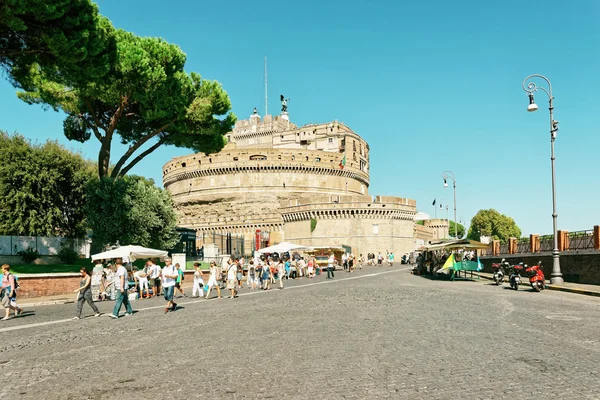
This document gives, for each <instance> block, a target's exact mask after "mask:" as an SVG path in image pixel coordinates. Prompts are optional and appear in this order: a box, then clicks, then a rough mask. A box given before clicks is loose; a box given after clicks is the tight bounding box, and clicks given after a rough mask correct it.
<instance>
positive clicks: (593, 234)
mask: <svg viewBox="0 0 600 400" xmlns="http://www.w3.org/2000/svg"><path fill="white" fill-rule="evenodd" d="M558 235H559V236H558V243H557V244H558V250H559V251H560V252H561V253H568V252H570V251H580V250H594V249H596V250H600V249H599V247H598V246H599V245H598V243H599V237H600V229H598V226H596V227H594V229H588V230H584V231H575V232H566V231H558ZM532 237H533V238H534V240H535V242H534V243H533V245H534V246H533V247H534V248H537V251H536V253H550V252H552V250H554V235H543V236H535V235H532ZM496 243H497V242H496ZM496 245H498V243H497V244H496ZM531 248H532V243H531V241H530V239H528V238H521V239H520V240H519V241H518V242H517V243H516V247H515V248H513V249H512V251H511V252H509V246H508V244H500V245H499V247H496V250H497V251H496V253H497V254H494V248H493V245H490V246H489V247H488V248H487V249H485V250H483V251H482V252H481V255H488V256H491V255H505V254H527V253H531Z"/></svg>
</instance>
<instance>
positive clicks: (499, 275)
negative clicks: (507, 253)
mask: <svg viewBox="0 0 600 400" xmlns="http://www.w3.org/2000/svg"><path fill="white" fill-rule="evenodd" d="M506 266H508V263H507V262H506V260H505V259H504V258H503V259H502V261H500V263H493V264H492V269H493V270H494V282H496V285H497V286H499V285H502V284H503V283H504V268H505V267H506Z"/></svg>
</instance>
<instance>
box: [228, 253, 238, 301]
mask: <svg viewBox="0 0 600 400" xmlns="http://www.w3.org/2000/svg"><path fill="white" fill-rule="evenodd" d="M228 264H229V265H228V266H227V289H229V290H230V291H231V296H229V298H230V299H234V298H236V297H237V290H235V285H236V283H237V282H236V277H237V264H236V263H235V262H233V260H232V259H231V258H230V259H229V261H228Z"/></svg>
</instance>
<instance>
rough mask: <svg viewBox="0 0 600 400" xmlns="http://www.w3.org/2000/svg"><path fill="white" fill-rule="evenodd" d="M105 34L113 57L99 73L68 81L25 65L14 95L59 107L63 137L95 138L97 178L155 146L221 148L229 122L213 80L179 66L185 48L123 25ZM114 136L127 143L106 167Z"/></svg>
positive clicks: (116, 172) (114, 173) (118, 171)
mask: <svg viewBox="0 0 600 400" xmlns="http://www.w3.org/2000/svg"><path fill="white" fill-rule="evenodd" d="M113 38H114V40H115V43H116V58H115V61H114V63H112V64H111V68H110V70H109V71H108V72H107V73H106V74H105V75H104V76H103V77H102V78H101V79H97V80H89V81H88V82H87V83H83V82H79V83H78V84H77V85H74V86H70V85H62V84H60V83H57V81H56V80H54V79H51V77H50V78H49V77H48V76H47V75H45V74H44V73H43V71H42V72H39V71H38V72H36V71H32V72H31V74H30V78H31V81H32V86H31V87H30V88H29V89H30V90H28V91H26V92H22V93H19V97H20V98H21V99H22V100H24V101H25V102H27V103H29V104H43V105H49V106H51V107H52V108H53V109H55V110H62V111H64V112H65V113H66V114H67V117H66V119H65V121H64V124H63V125H64V133H65V135H66V137H67V138H69V139H70V140H76V141H79V142H85V141H87V140H89V139H90V138H91V137H95V138H96V139H97V140H98V141H99V142H100V150H99V153H98V176H99V177H100V178H102V177H105V176H109V175H110V176H111V177H112V178H113V179H114V178H118V177H122V176H124V175H125V174H126V173H127V172H128V171H129V170H130V169H131V168H132V167H133V166H134V165H135V164H137V163H138V162H139V161H140V160H141V159H143V158H144V157H145V156H146V155H148V154H150V153H151V152H153V151H154V150H156V149H157V148H158V147H160V146H161V145H173V146H177V147H185V148H191V149H194V150H195V151H199V152H205V153H213V152H218V151H219V150H221V149H222V148H223V146H224V145H225V137H224V134H225V133H227V132H228V131H230V130H231V128H232V126H233V124H234V123H235V121H236V117H235V115H234V114H233V113H231V112H230V110H231V103H230V101H229V96H228V95H227V93H226V92H225V91H224V90H223V88H222V87H221V85H220V84H219V83H218V82H215V81H209V80H203V79H202V78H201V77H200V75H199V74H197V73H194V72H192V73H190V74H188V73H187V72H185V71H184V65H185V61H186V55H185V53H183V52H182V51H181V49H180V48H179V47H178V46H176V45H173V44H170V43H167V42H165V41H164V40H162V39H159V38H150V37H138V36H135V35H134V34H132V33H129V32H126V31H123V30H116V31H114V34H113ZM116 135H118V136H120V141H121V143H123V144H126V145H129V147H128V149H127V151H125V153H124V154H123V155H122V156H121V158H120V159H119V160H118V161H117V162H116V163H115V164H114V168H111V146H112V141H113V138H114V137H115V136H116ZM146 144H147V146H145V147H146V150H144V151H142V148H144V145H146ZM150 144H151V145H150ZM148 145H149V146H148ZM138 150H139V151H138ZM134 154H138V155H137V156H134Z"/></svg>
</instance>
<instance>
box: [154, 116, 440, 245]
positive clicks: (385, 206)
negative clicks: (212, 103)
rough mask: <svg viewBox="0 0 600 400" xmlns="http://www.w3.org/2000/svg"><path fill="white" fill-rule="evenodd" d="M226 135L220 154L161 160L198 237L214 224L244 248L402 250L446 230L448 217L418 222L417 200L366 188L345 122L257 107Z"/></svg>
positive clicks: (361, 152)
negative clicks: (294, 119) (295, 117)
mask: <svg viewBox="0 0 600 400" xmlns="http://www.w3.org/2000/svg"><path fill="white" fill-rule="evenodd" d="M226 137H227V140H228V144H227V145H226V146H225V148H224V149H223V150H221V152H219V153H217V154H208V155H207V154H201V153H199V154H193V155H189V156H184V157H177V158H174V159H172V160H171V161H169V162H168V163H167V164H165V165H164V167H163V183H164V186H165V188H166V189H168V190H169V191H170V192H171V194H172V197H173V201H174V203H175V206H176V208H177V211H178V215H179V221H178V225H179V226H181V227H185V228H190V229H194V230H196V232H197V246H198V247H201V246H203V245H205V244H208V243H209V241H210V239H209V238H210V237H211V233H216V234H220V235H223V234H234V235H239V236H243V238H244V248H245V253H246V254H250V253H251V251H252V250H254V249H255V247H256V246H257V245H259V246H260V247H264V246H265V245H273V244H277V243H279V242H282V241H289V242H294V243H299V244H303V245H307V246H340V245H345V246H349V247H351V249H352V252H353V253H354V254H357V255H358V254H361V253H362V254H366V253H375V254H377V253H378V252H382V254H385V252H386V250H389V251H393V252H394V253H395V254H398V255H402V254H404V253H407V252H410V251H412V250H413V249H415V248H416V247H418V246H419V245H420V244H423V243H426V242H428V241H432V240H436V239H439V238H444V237H447V236H448V222H447V221H446V220H426V221H424V222H423V224H422V225H419V224H416V223H415V215H416V213H417V205H416V201H415V200H411V199H406V198H402V197H388V196H385V197H384V196H371V195H369V193H368V187H369V145H368V144H367V142H366V141H365V140H364V139H362V138H361V137H360V136H359V135H358V134H357V133H355V132H354V131H353V130H352V129H350V128H349V127H348V126H346V125H344V124H343V123H341V122H338V121H333V122H329V123H323V124H308V125H304V126H301V127H298V126H296V125H294V124H293V123H291V122H290V120H289V116H288V113H287V111H286V110H285V109H284V110H283V112H282V113H281V115H279V116H271V115H266V116H265V117H264V118H261V117H260V116H259V115H258V113H257V112H256V110H254V113H253V114H252V115H251V116H250V118H249V119H248V120H240V121H237V122H236V124H235V126H234V128H233V131H232V132H229V133H228V134H227V135H226ZM258 234H259V235H260V238H262V239H263V240H262V242H258V243H257V240H256V239H257V235H258ZM213 237H214V235H213ZM261 243H262V244H261Z"/></svg>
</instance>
